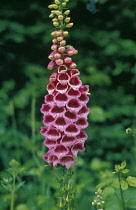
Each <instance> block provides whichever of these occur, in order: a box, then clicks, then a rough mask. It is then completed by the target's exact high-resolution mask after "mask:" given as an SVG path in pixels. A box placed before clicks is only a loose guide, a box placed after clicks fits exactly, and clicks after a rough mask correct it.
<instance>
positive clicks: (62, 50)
mask: <svg viewBox="0 0 136 210" xmlns="http://www.w3.org/2000/svg"><path fill="white" fill-rule="evenodd" d="M65 49H66V48H65V47H63V46H61V47H59V48H58V51H59V52H60V53H63V52H65Z"/></svg>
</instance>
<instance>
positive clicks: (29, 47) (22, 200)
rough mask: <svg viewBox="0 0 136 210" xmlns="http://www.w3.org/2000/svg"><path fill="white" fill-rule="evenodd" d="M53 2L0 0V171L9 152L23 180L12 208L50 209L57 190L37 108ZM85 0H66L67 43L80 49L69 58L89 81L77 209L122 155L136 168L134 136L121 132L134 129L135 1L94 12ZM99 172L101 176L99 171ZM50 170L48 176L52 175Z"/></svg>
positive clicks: (107, 4) (104, 4) (105, 2)
mask: <svg viewBox="0 0 136 210" xmlns="http://www.w3.org/2000/svg"><path fill="white" fill-rule="evenodd" d="M51 3H52V1H51V0H33V1H32V0H23V1H22V0H19V1H17V0H10V1H4V0H1V2H0V80H1V82H0V86H1V90H0V161H1V164H0V170H1V175H0V176H1V178H2V176H6V171H5V169H6V168H7V167H8V163H9V161H10V160H11V159H12V158H15V159H17V160H18V161H19V162H20V163H21V164H22V165H23V167H24V173H23V176H22V179H23V180H24V181H25V185H24V186H23V187H22V188H21V189H20V190H19V191H18V195H16V210H30V209H31V210H55V209H56V207H55V199H54V197H53V196H54V192H55V191H56V189H57V188H58V184H57V183H56V178H55V176H54V175H53V169H52V168H51V167H45V168H44V170H43V166H44V164H45V162H44V161H43V160H42V158H41V156H42V155H43V154H45V152H46V148H45V147H43V140H44V139H43V136H42V135H41V134H40V133H39V129H40V126H42V114H41V113H40V111H39V110H40V107H41V104H42V103H43V99H44V95H45V94H46V93H47V92H46V90H45V87H46V85H47V83H48V77H49V75H50V73H51V72H50V71H48V70H47V68H46V66H47V64H48V62H49V60H48V55H49V53H50V51H51V50H50V46H51V39H52V37H51V35H50V33H51V32H52V31H53V30H54V28H53V26H52V21H51V19H50V18H49V17H48V16H49V14H50V10H49V9H48V5H49V4H51ZM87 3H89V1H88V0H71V1H70V2H69V3H68V7H69V8H70V9H71V14H70V16H71V19H72V22H74V27H73V28H71V29H69V33H70V36H69V37H68V38H67V43H68V44H71V45H73V46H74V47H75V48H76V49H78V51H79V53H78V54H77V55H75V56H73V61H75V62H77V64H78V69H79V70H80V71H81V79H82V81H83V84H88V85H89V86H90V92H91V96H90V102H89V105H88V106H89V108H90V110H91V113H90V115H89V127H88V128H87V129H86V131H87V133H88V136H89V137H88V140H87V142H86V151H85V152H84V153H80V156H79V158H78V161H77V164H76V166H75V174H76V175H75V177H76V180H77V181H76V182H77V203H78V205H79V207H78V209H79V210H82V209H83V208H84V207H86V209H94V208H93V207H92V206H91V202H92V199H93V193H94V190H95V185H97V184H98V183H99V181H100V180H101V179H102V176H104V175H106V173H108V172H109V171H112V170H113V165H114V164H116V163H120V162H122V161H123V160H127V164H128V166H129V167H128V168H130V169H131V170H132V173H134V174H135V172H136V168H135V167H136V166H135V163H136V155H135V152H134V151H133V148H135V147H136V142H134V140H133V138H132V137H131V136H130V135H126V133H125V130H126V128H128V127H131V128H134V129H136V105H135V103H136V64H135V60H136V42H135V39H136V34H135V33H134V32H135V30H136V21H135V17H136V11H135V9H134V8H135V6H136V0H133V1H128V0H119V1H114V0H99V1H98V2H97V5H96V7H97V10H98V11H97V12H96V13H95V14H92V13H91V12H89V11H88V10H87V9H86V4H87ZM102 173H103V175H102ZM51 174H52V176H51ZM0 192H1V198H0V210H7V209H9V200H10V195H8V194H7V193H6V192H5V191H4V190H3V189H1V190H0Z"/></svg>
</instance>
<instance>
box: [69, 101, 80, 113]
mask: <svg viewBox="0 0 136 210" xmlns="http://www.w3.org/2000/svg"><path fill="white" fill-rule="evenodd" d="M66 106H67V109H68V110H69V111H71V112H76V113H77V112H78V111H79V110H80V109H81V107H82V106H81V104H80V101H79V100H78V99H76V98H73V99H70V100H69V102H68V103H67V105H66Z"/></svg>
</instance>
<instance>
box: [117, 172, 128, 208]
mask: <svg viewBox="0 0 136 210" xmlns="http://www.w3.org/2000/svg"><path fill="white" fill-rule="evenodd" d="M118 179H119V189H120V195H121V203H122V208H123V210H126V207H125V202H124V196H123V191H122V188H121V179H122V176H121V172H119V173H118Z"/></svg>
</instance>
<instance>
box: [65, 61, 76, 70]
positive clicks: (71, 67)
mask: <svg viewBox="0 0 136 210" xmlns="http://www.w3.org/2000/svg"><path fill="white" fill-rule="evenodd" d="M67 65H68V67H69V68H70V69H75V68H76V67H77V65H76V63H74V62H71V63H68V64H67Z"/></svg>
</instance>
